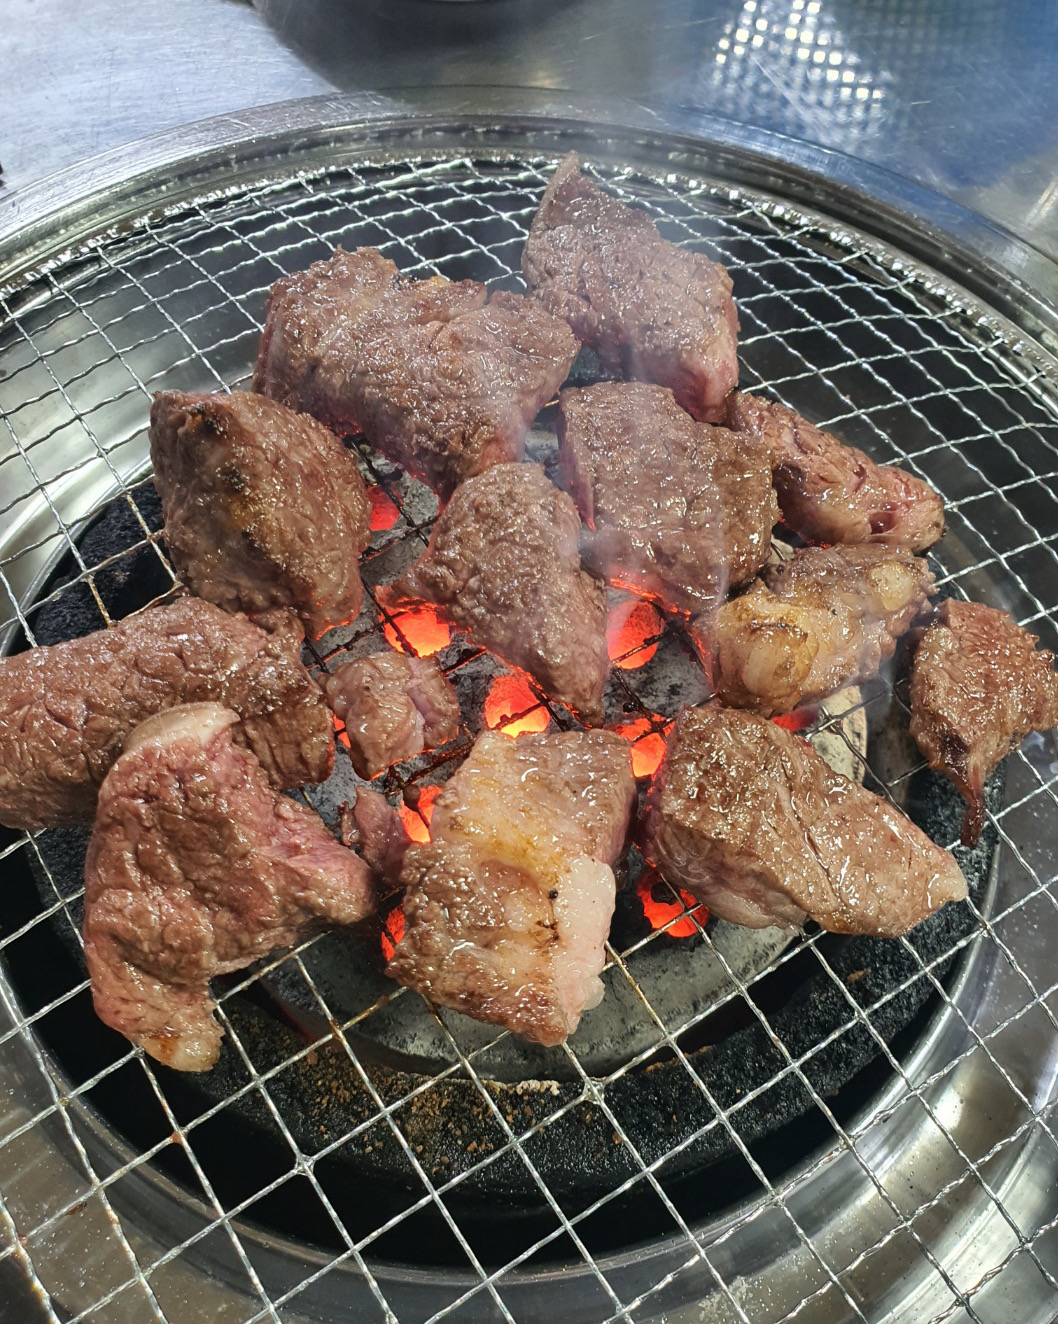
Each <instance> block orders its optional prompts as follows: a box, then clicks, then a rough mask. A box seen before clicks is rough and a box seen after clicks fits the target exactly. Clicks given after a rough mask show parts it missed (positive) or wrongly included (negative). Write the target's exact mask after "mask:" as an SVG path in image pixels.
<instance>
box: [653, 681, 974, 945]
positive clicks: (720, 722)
mask: <svg viewBox="0 0 1058 1324" xmlns="http://www.w3.org/2000/svg"><path fill="white" fill-rule="evenodd" d="M651 795H652V803H651V806H650V810H649V813H648V819H647V825H646V830H645V834H644V835H645V851H646V854H647V856H648V858H649V859H651V860H652V862H653V863H655V864H656V865H657V866H658V868H659V869H660V870H661V872H662V873H663V874H664V875H665V877H666V878H667V879H668V880H669V882H671V883H672V884H674V885H675V886H677V887H682V888H685V889H686V890H687V891H688V892H690V893H691V894H692V895H694V896H696V897H698V898H699V899H700V900H701V901H703V902H704V903H705V904H706V905H707V906H708V907H709V910H710V913H711V914H713V915H716V916H718V917H719V918H720V919H725V920H728V921H729V922H730V923H732V924H744V925H746V926H748V927H749V928H766V927H767V926H768V925H771V924H777V925H780V926H782V927H786V928H792V927H795V926H798V925H800V924H802V923H804V921H805V920H806V919H812V920H815V922H816V923H817V924H819V925H820V926H821V927H822V928H824V929H829V930H831V931H832V932H835V933H866V934H873V935H875V936H877V937H895V936H897V935H899V934H901V933H905V932H906V931H907V930H908V929H911V928H913V927H914V926H915V925H916V924H918V923H920V922H921V921H922V920H924V919H925V918H926V916H927V915H929V914H931V913H932V912H933V911H935V910H937V909H939V907H940V906H942V905H944V904H945V902H947V901H958V900H961V899H962V898H963V897H965V896H966V880H965V879H964V878H963V875H962V873H961V871H960V870H959V866H958V865H957V864H956V863H955V860H954V858H953V857H952V855H951V854H949V852H948V851H946V850H942V849H941V848H940V847H939V846H936V845H934V843H933V842H932V841H930V839H929V838H928V837H927V836H926V835H925V834H924V833H923V832H921V831H920V830H919V829H918V828H917V827H916V826H915V825H914V823H912V822H911V820H910V819H909V818H906V817H905V816H904V815H903V814H902V813H901V812H900V811H899V810H898V809H896V808H895V807H894V806H893V805H891V804H890V803H889V801H887V800H885V799H883V798H882V797H881V796H878V795H873V794H872V793H871V792H870V791H867V790H865V789H864V788H863V787H862V786H858V785H857V784H856V783H855V782H853V781H850V780H849V779H848V778H847V777H842V776H840V775H839V774H838V773H836V772H834V771H833V770H832V769H831V768H830V767H828V766H827V764H826V763H824V761H823V760H822V759H821V758H820V756H819V755H818V754H817V753H816V752H815V750H814V749H813V748H812V746H811V745H810V744H809V743H808V742H807V741H806V740H802V739H801V738H800V737H799V736H796V735H793V734H791V732H789V731H785V730H783V728H782V727H780V726H777V725H776V724H775V723H774V722H771V721H768V720H767V719H765V718H763V717H758V716H757V715H756V714H755V713H747V712H741V711H739V710H738V709H734V708H724V707H723V706H722V705H720V704H718V703H712V704H709V705H708V706H706V707H704V708H692V709H686V710H685V711H684V712H683V713H681V715H680V717H679V718H678V719H677V721H676V724H675V726H674V727H673V730H672V733H671V734H670V736H669V740H668V747H667V749H666V753H665V758H664V761H663V762H662V765H661V768H660V770H659V772H658V776H657V781H656V783H655V785H654V787H653V789H652V792H651Z"/></svg>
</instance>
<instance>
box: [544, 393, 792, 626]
mask: <svg viewBox="0 0 1058 1324" xmlns="http://www.w3.org/2000/svg"><path fill="white" fill-rule="evenodd" d="M560 405H561V417H560V422H559V447H560V451H559V456H560V466H561V471H562V484H563V486H564V487H566V488H567V490H568V491H569V492H570V494H571V495H572V497H573V499H574V501H575V502H576V503H577V508H578V509H579V510H580V513H581V517H582V518H583V520H584V522H585V524H586V525H587V526H588V529H587V531H586V532H585V535H584V538H583V541H582V548H583V551H584V554H585V557H586V560H587V562H588V565H589V567H590V568H591V569H593V570H595V571H596V572H597V573H599V574H601V575H605V576H607V577H608V578H609V579H610V580H611V582H612V583H614V584H618V585H620V586H622V587H625V588H631V589H633V590H638V591H639V592H642V593H647V594H649V595H650V596H652V597H656V598H660V599H661V601H662V602H664V603H666V604H667V605H668V606H670V607H673V608H675V609H676V610H679V611H687V612H691V613H698V612H702V611H707V610H710V609H712V608H713V607H715V606H716V605H717V603H719V602H722V601H723V599H724V597H725V596H726V594H727V591H728V589H729V588H733V587H736V586H737V585H739V584H744V583H745V582H746V580H748V579H751V578H752V577H753V576H754V575H755V574H756V573H757V571H758V570H759V569H760V568H761V566H762V565H763V564H764V562H765V561H766V559H767V556H768V550H769V546H770V539H771V531H772V527H773V525H775V524H776V523H778V520H779V508H778V506H777V505H776V502H775V492H774V489H773V488H772V485H771V464H770V462H769V460H768V456H767V453H766V451H765V450H764V448H763V447H762V446H761V445H760V444H759V443H758V442H757V441H756V440H754V439H750V438H748V437H745V436H741V435H739V434H737V433H733V432H728V431H727V430H726V429H724V428H711V427H709V426H707V425H706V424H704V423H696V422H695V421H694V419H693V418H691V416H690V414H688V413H687V412H686V411H685V410H683V409H681V408H680V407H679V405H678V404H677V403H676V401H675V400H674V399H673V395H672V392H671V391H669V390H667V389H666V388H665V387H663V386H649V385H642V384H639V383H623V382H609V383H600V384H599V385H596V386H589V387H587V388H585V389H584V390H567V391H563V392H562V395H561V398H560Z"/></svg>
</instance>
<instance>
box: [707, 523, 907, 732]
mask: <svg viewBox="0 0 1058 1324" xmlns="http://www.w3.org/2000/svg"><path fill="white" fill-rule="evenodd" d="M932 588H933V575H932V574H931V573H930V570H929V567H928V566H927V565H926V562H925V561H924V560H923V559H922V558H921V557H919V556H913V555H912V554H911V553H910V552H905V551H901V550H900V549H898V548H889V547H884V546H878V545H876V544H872V543H867V544H865V545H863V546H860V547H805V548H801V549H800V550H799V551H796V552H794V554H793V556H792V558H791V559H790V560H789V561H786V562H784V563H782V564H780V565H769V566H767V567H766V568H765V569H764V570H763V571H762V573H761V575H760V577H759V578H758V579H757V580H756V581H755V582H754V583H753V585H752V586H751V587H750V588H749V589H748V590H747V591H746V592H745V593H743V594H742V596H741V597H738V598H734V599H732V600H731V601H730V602H727V603H725V604H724V606H722V607H721V608H720V610H719V611H718V612H717V613H716V615H715V616H714V617H713V618H712V619H711V621H709V622H708V625H707V626H706V633H707V639H708V652H709V655H710V658H711V661H712V672H713V686H714V688H715V690H716V693H717V695H718V696H719V698H721V699H722V700H723V701H724V703H726V704H730V705H732V706H733V707H736V708H749V709H751V710H752V711H754V712H758V713H761V714H763V715H764V716H765V717H774V716H776V715H777V714H779V713H788V712H790V711H791V709H793V708H796V707H797V705H798V704H799V703H803V702H805V701H808V700H812V699H821V698H824V697H825V696H826V695H828V694H833V693H834V691H835V690H839V689H841V688H842V687H843V686H845V685H853V684H856V683H858V682H860V681H864V680H869V679H870V678H871V677H872V676H876V675H877V674H878V672H879V670H880V669H881V666H882V664H883V663H884V662H887V661H888V660H889V658H891V657H892V655H893V652H894V650H895V648H896V643H897V640H898V639H899V638H900V636H901V635H903V634H905V633H906V632H907V630H909V629H910V627H911V624H912V622H913V621H914V619H915V617H916V616H918V615H919V613H920V612H921V611H922V610H923V609H924V608H925V606H926V604H927V600H928V597H929V594H930V592H931V591H932Z"/></svg>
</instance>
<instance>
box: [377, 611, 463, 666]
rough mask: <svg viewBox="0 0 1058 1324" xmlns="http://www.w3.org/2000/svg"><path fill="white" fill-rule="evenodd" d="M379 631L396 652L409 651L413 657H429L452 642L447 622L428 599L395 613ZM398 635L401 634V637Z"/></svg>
mask: <svg viewBox="0 0 1058 1324" xmlns="http://www.w3.org/2000/svg"><path fill="white" fill-rule="evenodd" d="M394 627H396V628H394ZM397 630H399V631H400V634H398V633H397ZM382 633H383V634H384V635H385V636H386V638H387V639H388V640H389V642H390V643H391V644H392V645H393V647H394V648H395V649H397V651H398V652H400V653H409V652H411V653H414V654H415V656H416V657H429V656H430V655H431V654H432V653H439V652H440V651H441V649H442V648H446V647H447V646H448V644H450V643H451V642H452V631H451V628H450V627H449V625H448V622H447V621H446V620H444V619H443V618H442V617H441V614H440V613H439V612H438V610H437V608H436V607H434V606H433V605H432V604H431V603H429V602H424V603H423V604H422V606H421V607H411V608H410V609H409V610H408V611H401V612H397V614H396V615H395V616H394V617H393V620H392V621H386V623H385V624H384V625H383V627H382ZM401 635H403V636H404V637H403V639H402V638H401Z"/></svg>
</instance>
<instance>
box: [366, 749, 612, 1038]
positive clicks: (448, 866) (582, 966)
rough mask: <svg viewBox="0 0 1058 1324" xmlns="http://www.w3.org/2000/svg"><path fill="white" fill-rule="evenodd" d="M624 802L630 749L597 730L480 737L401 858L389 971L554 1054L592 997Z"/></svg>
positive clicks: (598, 989) (597, 988) (596, 997)
mask: <svg viewBox="0 0 1058 1324" xmlns="http://www.w3.org/2000/svg"><path fill="white" fill-rule="evenodd" d="M634 799H635V782H634V780H633V778H632V770H631V765H630V761H629V753H628V744H627V742H626V741H623V740H622V739H621V738H620V736H615V735H613V734H612V733H611V732H609V731H590V732H582V731H565V732H561V733H560V734H557V735H524V736H519V737H518V738H517V739H511V738H510V737H508V736H503V735H499V734H496V733H493V732H491V731H487V732H485V733H484V734H483V735H482V736H480V737H479V738H478V741H477V743H476V744H475V746H474V748H473V750H472V751H471V754H470V757H469V758H468V759H467V761H466V762H465V763H464V764H463V766H462V767H461V768H460V769H459V771H458V772H457V773H456V774H455V776H454V777H453V778H452V779H451V780H450V781H449V782H448V784H447V785H446V786H445V789H444V790H443V791H442V792H441V795H440V797H439V799H438V800H437V803H436V804H435V806H434V812H433V819H432V823H431V832H432V836H433V840H432V841H431V842H430V843H429V844H427V845H421V846H411V847H410V848H409V850H408V853H407V855H406V856H405V862H404V873H403V880H404V883H405V885H406V887H407V893H406V896H405V899H404V915H405V921H406V927H405V933H404V938H403V940H402V941H401V942H400V943H399V944H398V946H397V949H396V953H395V954H394V956H393V958H392V960H391V961H390V963H389V966H388V967H387V969H388V973H389V974H391V975H392V976H393V977H394V978H395V979H397V980H399V981H400V982H401V983H402V984H406V985H407V986H408V987H409V988H414V989H417V990H418V991H419V992H420V993H422V994H424V995H425V996H426V997H428V998H431V999H432V1000H433V1001H434V1002H437V1003H440V1004H441V1005H443V1006H446V1007H454V1008H455V1009H456V1010H457V1011H462V1012H465V1013H466V1014H467V1015H468V1016H473V1017H474V1018H475V1019H477V1020H482V1021H491V1022H493V1023H495V1024H497V1025H503V1026H505V1027H506V1028H507V1029H509V1030H513V1031H514V1032H515V1033H516V1034H520V1035H522V1036H523V1037H524V1038H526V1039H530V1040H532V1041H533V1042H535V1043H540V1044H547V1045H554V1044H559V1043H561V1042H562V1041H563V1040H564V1039H565V1038H566V1036H567V1035H569V1034H572V1033H573V1031H574V1030H575V1029H576V1028H577V1025H578V1023H579V1021H580V1018H581V1014H582V1013H583V1012H584V1011H585V1010H587V1009H588V1008H590V1007H594V1006H596V1005H597V1003H598V1002H599V1001H600V999H601V998H602V995H603V986H602V983H601V981H600V979H599V974H600V972H601V970H602V968H603V964H604V950H603V948H604V944H605V942H606V935H607V932H608V931H609V927H610V919H611V917H612V915H613V908H614V875H613V870H612V868H611V867H610V866H611V865H612V864H613V862H614V860H615V859H616V858H617V856H618V854H619V853H620V851H621V849H622V847H623V845H624V841H625V835H626V833H627V830H628V820H629V816H630V815H631V812H632V804H633V801H634Z"/></svg>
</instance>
